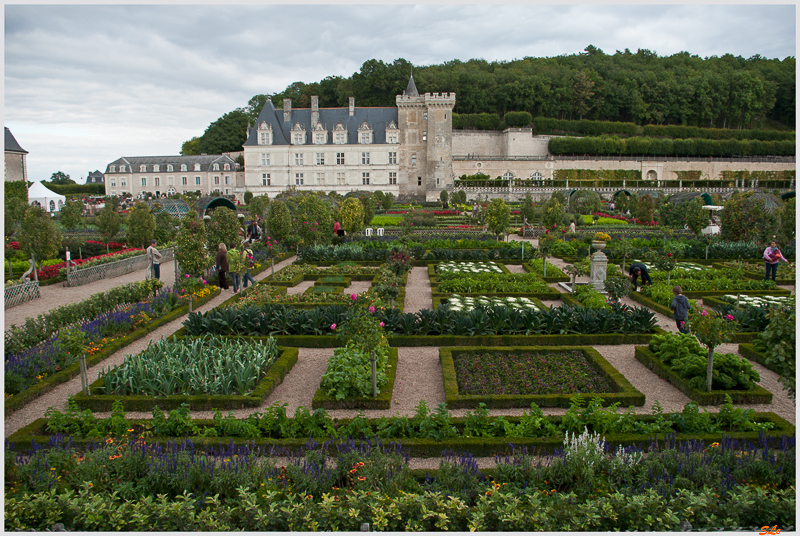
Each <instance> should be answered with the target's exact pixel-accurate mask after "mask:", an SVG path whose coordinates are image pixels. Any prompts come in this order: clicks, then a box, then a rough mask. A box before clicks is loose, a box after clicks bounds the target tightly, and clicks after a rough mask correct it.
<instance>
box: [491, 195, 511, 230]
mask: <svg viewBox="0 0 800 536" xmlns="http://www.w3.org/2000/svg"><path fill="white" fill-rule="evenodd" d="M486 223H487V225H488V226H489V230H490V231H492V232H493V233H494V234H495V236H496V237H498V238H499V236H500V235H501V234H503V233H504V232H505V230H506V227H508V225H509V223H511V211H510V210H509V209H508V205H506V202H505V201H503V200H502V199H500V198H495V199H492V202H491V203H489V206H488V207H487V209H486Z"/></svg>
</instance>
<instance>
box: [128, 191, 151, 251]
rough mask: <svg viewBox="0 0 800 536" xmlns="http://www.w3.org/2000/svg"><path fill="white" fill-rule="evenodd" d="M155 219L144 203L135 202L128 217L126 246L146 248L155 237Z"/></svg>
mask: <svg viewBox="0 0 800 536" xmlns="http://www.w3.org/2000/svg"><path fill="white" fill-rule="evenodd" d="M155 234H156V218H155V216H153V213H152V212H150V207H149V206H148V205H147V203H145V202H144V201H137V202H136V204H135V205H133V210H131V213H130V215H129V216H128V245H129V246H138V247H141V248H145V247H147V246H146V244H149V243H150V240H152V239H153V237H155Z"/></svg>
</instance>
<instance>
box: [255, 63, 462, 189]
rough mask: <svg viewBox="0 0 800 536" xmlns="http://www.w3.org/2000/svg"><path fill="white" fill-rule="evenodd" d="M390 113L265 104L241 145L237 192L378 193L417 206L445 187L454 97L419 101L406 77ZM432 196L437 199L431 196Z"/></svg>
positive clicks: (449, 181) (351, 107)
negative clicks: (411, 200)
mask: <svg viewBox="0 0 800 536" xmlns="http://www.w3.org/2000/svg"><path fill="white" fill-rule="evenodd" d="M396 102H397V106H396V108H357V107H356V105H355V99H354V98H353V97H350V103H349V104H350V105H349V107H348V108H322V109H320V108H319V105H318V98H317V97H311V108H310V109H307V108H306V109H292V101H291V99H284V101H283V110H277V109H275V107H274V106H273V104H272V102H271V101H267V103H266V105H265V106H264V108H263V109H262V110H261V113H260V114H259V116H258V119H257V120H256V126H255V128H253V129H251V130H250V132H249V133H248V137H247V141H246V142H245V143H244V164H245V166H244V167H245V174H244V175H245V176H244V188H245V189H246V190H249V191H251V192H253V194H254V195H262V194H269V195H270V196H274V195H275V194H277V193H279V192H281V191H284V190H286V189H291V188H297V189H299V190H308V191H315V190H316V191H323V192H330V191H336V192H338V193H341V194H344V193H347V192H349V191H351V190H357V189H362V190H381V191H383V192H387V193H388V192H391V193H393V194H394V195H395V196H398V195H401V196H404V197H405V196H410V197H415V198H425V196H426V194H428V192H438V191H439V190H442V189H445V188H452V186H453V169H452V158H451V146H452V136H453V130H452V124H453V106H455V103H456V96H455V94H452V93H450V94H442V95H438V94H433V95H432V94H430V93H426V94H425V95H420V94H419V92H418V91H417V87H416V85H415V84H414V78H413V77H412V78H411V79H410V80H409V82H408V87H407V89H406V90H405V91H404V92H403V95H398V96H397V97H396ZM437 195H438V194H437Z"/></svg>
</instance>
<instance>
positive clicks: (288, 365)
mask: <svg viewBox="0 0 800 536" xmlns="http://www.w3.org/2000/svg"><path fill="white" fill-rule="evenodd" d="M270 340H271V341H272V344H273V345H274V339H267V340H266V341H263V340H254V341H247V343H246V344H250V345H254V344H255V345H258V344H261V343H263V342H268V341H270ZM231 342H234V343H235V342H236V341H234V340H231ZM128 357H131V356H128ZM297 357H298V350H297V348H282V347H275V348H274V355H273V356H272V358H271V359H272V360H271V361H270V362H269V364H268V365H267V366H266V367H265V368H264V369H263V370H260V372H259V375H258V378H257V379H254V383H252V389H250V390H249V392H247V393H245V394H209V393H195V394H190V393H183V392H180V393H177V392H176V394H170V395H153V394H124V395H120V394H104V392H105V384H106V381H105V379H104V377H103V376H102V375H101V377H100V378H99V379H98V380H97V381H96V382H94V383H93V384H92V385H91V393H92V394H90V395H89V396H84V395H83V394H82V393H78V394H77V395H75V396H74V397H73V398H74V400H75V403H76V404H77V405H78V407H79V408H81V409H90V410H92V411H110V410H111V409H112V406H113V404H114V402H115V401H120V402H121V403H122V405H123V408H124V409H125V410H128V411H150V410H152V409H153V408H154V407H156V406H158V407H159V408H161V409H174V408H179V407H181V405H183V404H186V405H187V407H188V408H190V409H194V410H210V409H215V408H219V409H240V408H246V407H258V406H260V405H261V404H263V402H264V400H265V399H266V397H267V396H269V395H270V393H272V391H274V390H275V388H276V387H277V386H278V385H279V384H280V383H281V382H282V381H283V378H285V377H286V374H288V373H289V371H290V370H292V367H294V365H295V364H296V363H297ZM126 362H127V358H126ZM111 372H112V371H111V370H109V372H108V374H110V373H111ZM183 376H185V374H184V375H183ZM227 376H230V375H225V376H221V377H220V379H221V380H222V381H221V383H225V382H227V381H230V380H233V377H232V376H231V377H227ZM208 379H209V381H213V380H214V374H213V373H211V372H209V378H208Z"/></svg>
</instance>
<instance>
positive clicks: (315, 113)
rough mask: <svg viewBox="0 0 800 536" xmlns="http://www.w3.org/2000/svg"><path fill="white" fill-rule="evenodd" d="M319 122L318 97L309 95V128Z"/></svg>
mask: <svg viewBox="0 0 800 536" xmlns="http://www.w3.org/2000/svg"><path fill="white" fill-rule="evenodd" d="M317 123H319V97H317V96H316V95H311V128H314V127H315V126H316V125H317Z"/></svg>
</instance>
